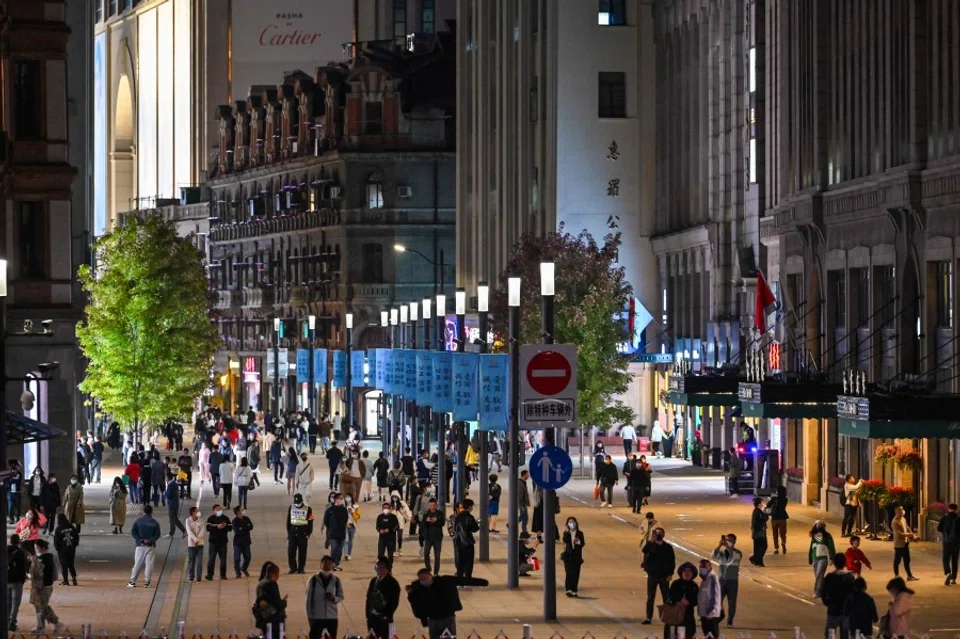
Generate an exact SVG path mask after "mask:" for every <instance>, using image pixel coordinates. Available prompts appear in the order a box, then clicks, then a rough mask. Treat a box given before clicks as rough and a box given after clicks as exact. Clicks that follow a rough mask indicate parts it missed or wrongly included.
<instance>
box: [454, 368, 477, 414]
mask: <svg viewBox="0 0 960 639" xmlns="http://www.w3.org/2000/svg"><path fill="white" fill-rule="evenodd" d="M477 411H478V406H477V354H476V353H454V354H453V419H454V421H458V422H465V421H471V422H472V421H476V419H477Z"/></svg>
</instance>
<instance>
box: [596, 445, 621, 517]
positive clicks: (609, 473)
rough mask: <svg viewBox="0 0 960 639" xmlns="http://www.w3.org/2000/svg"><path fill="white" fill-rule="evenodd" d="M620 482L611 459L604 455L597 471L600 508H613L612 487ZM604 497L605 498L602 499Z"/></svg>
mask: <svg viewBox="0 0 960 639" xmlns="http://www.w3.org/2000/svg"><path fill="white" fill-rule="evenodd" d="M619 482H620V474H619V473H618V472H617V467H616V466H614V465H613V458H612V457H610V455H604V457H603V464H601V466H600V468H599V469H598V470H597V485H598V486H600V507H601V508H603V507H604V506H606V507H607V508H613V487H614V486H616V485H617V484H618V483H619ZM604 495H606V498H604Z"/></svg>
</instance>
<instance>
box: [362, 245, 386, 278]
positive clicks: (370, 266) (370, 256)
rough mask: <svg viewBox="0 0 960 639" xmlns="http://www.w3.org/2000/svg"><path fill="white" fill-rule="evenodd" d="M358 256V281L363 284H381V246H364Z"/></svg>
mask: <svg viewBox="0 0 960 639" xmlns="http://www.w3.org/2000/svg"><path fill="white" fill-rule="evenodd" d="M360 256H361V262H360V265H361V266H360V267H361V273H360V281H362V282H363V283H364V284H382V283H383V244H364V245H363V246H362V247H361V250H360Z"/></svg>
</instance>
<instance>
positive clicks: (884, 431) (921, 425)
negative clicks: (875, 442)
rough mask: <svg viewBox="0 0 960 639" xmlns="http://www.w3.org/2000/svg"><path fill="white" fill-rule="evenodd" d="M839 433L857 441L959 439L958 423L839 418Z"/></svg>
mask: <svg viewBox="0 0 960 639" xmlns="http://www.w3.org/2000/svg"><path fill="white" fill-rule="evenodd" d="M839 433H840V434H841V435H846V436H848V437H857V438H859V439H960V422H949V421H934V420H930V421H924V420H897V421H891V420H869V419H851V418H849V417H841V418H840V423H839Z"/></svg>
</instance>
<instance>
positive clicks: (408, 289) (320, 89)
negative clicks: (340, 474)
mask: <svg viewBox="0 0 960 639" xmlns="http://www.w3.org/2000/svg"><path fill="white" fill-rule="evenodd" d="M455 85H456V83H455V58H454V40H453V35H452V34H451V33H449V32H443V33H438V34H435V35H433V36H431V37H421V38H418V39H417V43H416V45H415V46H414V47H413V50H412V51H410V50H408V49H407V48H406V47H404V48H400V47H396V46H394V45H393V44H390V43H373V44H371V45H370V46H368V47H367V48H364V49H362V50H361V52H360V53H359V55H358V56H357V57H356V58H355V59H354V60H352V61H351V62H350V63H344V64H337V65H328V66H326V67H321V68H319V69H317V72H316V74H315V75H309V74H306V73H302V72H296V73H293V74H290V75H288V76H286V77H284V78H282V82H281V83H280V84H279V85H277V86H268V87H255V88H254V89H253V90H252V91H251V93H250V95H249V96H247V98H246V99H245V100H238V101H236V102H234V103H233V104H232V105H223V106H220V107H219V108H218V111H217V119H218V123H219V144H218V149H219V150H218V153H217V156H216V164H215V167H214V168H213V170H212V171H211V173H210V175H209V176H208V179H207V185H208V186H209V190H210V200H211V202H210V217H211V226H210V235H209V247H210V248H209V250H210V255H209V259H210V278H211V286H212V288H213V291H214V294H215V295H216V308H217V309H218V311H219V313H220V318H219V323H220V329H221V333H222V335H223V340H224V350H223V351H222V353H221V354H220V355H219V356H218V358H217V375H218V377H219V376H220V375H221V374H228V379H227V381H228V383H229V385H230V386H229V389H228V392H226V393H224V395H225V396H227V397H229V398H230V399H229V401H228V403H233V405H234V408H242V409H244V410H246V408H247V407H248V406H251V405H252V406H256V405H262V406H264V407H267V406H268V405H269V404H268V402H267V398H268V397H271V393H272V392H273V388H272V384H270V383H268V378H271V377H272V376H273V371H272V370H269V369H268V368H267V357H268V351H270V350H271V348H272V347H273V346H274V345H275V341H274V340H275V339H276V338H277V337H278V336H277V335H276V333H275V332H274V322H273V319H274V318H281V319H282V320H284V332H283V334H282V335H281V336H280V337H281V341H280V342H279V344H276V345H277V346H279V347H280V348H282V349H284V350H281V351H280V357H281V358H282V357H283V356H284V355H285V354H286V353H287V351H286V350H285V349H287V348H289V349H291V352H292V351H293V349H296V348H297V347H298V346H301V347H304V346H306V342H307V339H308V338H309V336H310V335H312V333H307V332H306V331H305V325H306V322H307V318H308V317H309V316H310V315H313V316H315V317H316V339H315V344H316V345H317V346H318V347H319V346H327V347H329V348H344V347H345V335H346V332H345V324H344V316H345V313H347V312H352V313H353V315H354V318H355V320H354V322H355V323H354V326H355V329H356V330H355V331H354V338H355V339H354V344H353V346H354V347H356V348H359V349H365V348H368V347H375V346H381V345H383V339H384V335H383V333H382V331H381V329H380V328H379V323H380V311H381V310H383V309H387V308H389V307H390V306H391V305H395V304H398V303H403V302H410V301H414V300H420V299H422V298H423V297H425V296H428V295H432V294H434V292H435V291H437V290H438V288H439V287H440V285H441V284H445V285H446V286H447V287H449V288H448V289H447V290H448V291H450V288H452V284H453V281H452V280H453V278H452V265H453V257H454V238H453V232H454V224H455V212H454V184H455V181H454V173H455V156H454V130H455V129H454V120H453V114H454V108H455V104H454V100H455V92H454V87H455ZM398 246H402V247H404V248H405V249H406V250H405V251H403V252H401V251H398V250H396V247H398ZM417 253H419V255H417ZM444 255H446V258H445V259H444V257H443V256H444ZM450 292H451V293H452V291H450ZM269 355H270V357H271V358H272V355H273V353H272V352H271V353H270V354H269ZM231 361H232V362H236V364H233V366H231ZM286 364H287V362H286V361H284V362H283V364H282V365H281V373H280V377H281V382H283V381H286V383H281V387H282V388H281V391H282V393H281V395H282V397H281V405H282V406H284V407H288V408H292V407H294V406H307V405H308V404H309V403H310V395H311V392H310V388H309V385H308V384H303V383H297V382H296V375H295V372H294V371H293V370H292V369H293V367H294V366H295V365H296V362H295V360H294V359H293V358H292V354H291V359H290V362H289V364H290V368H289V369H288V368H287V365H286ZM241 370H242V375H243V377H242V379H241V378H240V376H241ZM287 370H290V377H289V378H287V379H286V380H284V376H285V372H286V371H287ZM317 390H319V389H317ZM362 397H364V395H363V392H362V390H361V391H359V392H358V394H357V396H356V399H357V400H359V399H361V398H362ZM345 399H346V398H343V397H340V396H337V397H333V396H332V395H331V393H330V389H329V388H327V389H326V390H324V391H322V392H321V393H320V403H319V404H318V406H320V407H321V409H322V408H323V407H330V408H331V409H333V410H340V412H341V413H342V412H343V409H342V407H341V406H342V402H343V401H345ZM366 399H367V400H371V401H374V402H375V399H376V398H372V397H367V398H366ZM366 409H367V405H366V403H364V404H361V405H359V410H356V411H355V413H354V414H355V415H358V416H359V419H358V421H359V422H360V423H361V426H368V427H369V429H370V430H369V432H374V430H375V429H376V423H375V420H372V422H373V423H370V424H366V422H365V419H364V417H365V416H366V414H367V413H366Z"/></svg>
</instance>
